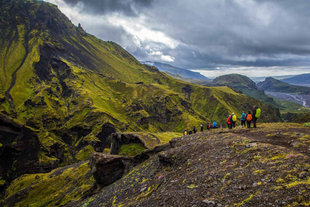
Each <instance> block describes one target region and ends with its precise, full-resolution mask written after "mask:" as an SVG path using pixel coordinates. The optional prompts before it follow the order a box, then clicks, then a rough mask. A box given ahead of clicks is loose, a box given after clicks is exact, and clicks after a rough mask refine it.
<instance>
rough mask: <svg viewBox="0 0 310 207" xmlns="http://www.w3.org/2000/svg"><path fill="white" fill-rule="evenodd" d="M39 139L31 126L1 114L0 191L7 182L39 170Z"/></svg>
mask: <svg viewBox="0 0 310 207" xmlns="http://www.w3.org/2000/svg"><path fill="white" fill-rule="evenodd" d="M39 149H40V145H39V140H38V137H37V136H36V135H35V133H34V132H33V131H32V130H30V129H29V128H27V127H25V126H23V125H19V124H17V123H15V122H14V121H12V120H11V119H10V118H8V117H4V116H0V180H4V181H5V182H4V181H2V182H1V183H4V185H2V186H0V192H1V191H2V190H3V187H4V186H5V183H7V184H8V183H9V182H11V181H12V180H13V179H14V178H16V177H18V176H20V175H22V174H25V173H33V172H38V170H39V169H38V167H39V166H38V163H39V158H38V154H39Z"/></svg>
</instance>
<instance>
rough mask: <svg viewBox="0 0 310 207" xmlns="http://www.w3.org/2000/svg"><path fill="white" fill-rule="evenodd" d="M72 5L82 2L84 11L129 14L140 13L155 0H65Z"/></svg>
mask: <svg viewBox="0 0 310 207" xmlns="http://www.w3.org/2000/svg"><path fill="white" fill-rule="evenodd" d="M64 1H65V2H66V3H68V4H70V5H71V6H75V5H77V4H79V3H82V4H83V5H84V6H85V7H84V12H93V13H96V14H106V13H111V12H121V13H123V14H125V15H128V16H133V15H139V14H138V12H140V10H141V9H142V8H144V7H149V6H151V3H152V1H153V0H64Z"/></svg>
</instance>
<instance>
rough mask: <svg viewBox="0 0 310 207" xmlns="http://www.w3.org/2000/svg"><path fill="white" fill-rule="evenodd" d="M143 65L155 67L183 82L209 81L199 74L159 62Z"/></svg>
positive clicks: (148, 62) (147, 62) (149, 62)
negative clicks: (183, 80)
mask: <svg viewBox="0 0 310 207" xmlns="http://www.w3.org/2000/svg"><path fill="white" fill-rule="evenodd" d="M144 63H145V64H148V65H152V66H155V67H157V68H158V69H159V70H160V71H162V72H165V73H167V74H169V75H171V76H173V77H175V78H179V79H185V80H199V81H206V80H210V79H208V78H207V77H205V76H203V75H201V74H200V73H197V72H193V71H190V70H187V69H184V68H179V67H175V66H172V65H169V64H165V63H160V62H151V61H146V62H144Z"/></svg>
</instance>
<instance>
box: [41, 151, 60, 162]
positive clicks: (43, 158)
mask: <svg viewBox="0 0 310 207" xmlns="http://www.w3.org/2000/svg"><path fill="white" fill-rule="evenodd" d="M57 160H58V159H57V158H55V157H49V156H47V155H45V153H44V152H41V151H40V153H39V163H40V164H42V165H53V164H54V163H55V162H56V161H57Z"/></svg>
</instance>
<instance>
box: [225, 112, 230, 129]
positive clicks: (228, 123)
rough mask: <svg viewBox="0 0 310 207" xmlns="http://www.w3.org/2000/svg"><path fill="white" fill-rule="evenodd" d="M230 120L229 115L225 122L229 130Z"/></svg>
mask: <svg viewBox="0 0 310 207" xmlns="http://www.w3.org/2000/svg"><path fill="white" fill-rule="evenodd" d="M230 119H231V115H230V116H229V117H228V118H227V120H226V122H227V126H228V129H231V121H230Z"/></svg>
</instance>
